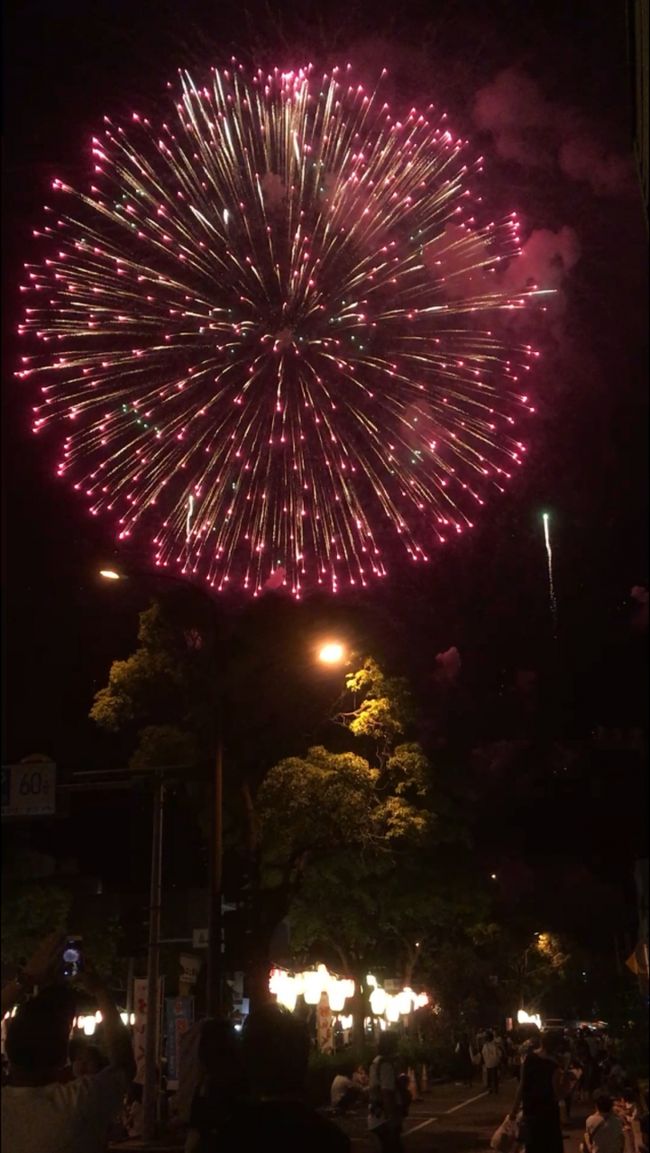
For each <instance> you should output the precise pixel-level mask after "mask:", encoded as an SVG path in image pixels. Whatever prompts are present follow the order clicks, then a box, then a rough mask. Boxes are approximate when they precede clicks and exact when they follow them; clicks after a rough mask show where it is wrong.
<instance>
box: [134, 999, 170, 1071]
mask: <svg viewBox="0 0 650 1153" xmlns="http://www.w3.org/2000/svg"><path fill="white" fill-rule="evenodd" d="M163 986H164V978H163V977H161V978H160V979H159V981H158V1020H160V1015H161V1012H162V997H163ZM148 1008H149V1007H148V1004H147V978H146V977H136V978H135V979H134V981H133V1015H134V1017H135V1021H134V1024H133V1056H134V1057H135V1077H134V1081H135V1083H136V1085H144V1061H145V1039H146V1036H147V1016H148ZM158 1037H159V1041H158V1045H159V1047H160V1033H159V1034H158ZM158 1059H159V1054H158V1053H157V1054H156V1064H158Z"/></svg>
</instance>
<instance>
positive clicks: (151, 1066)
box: [142, 773, 165, 1141]
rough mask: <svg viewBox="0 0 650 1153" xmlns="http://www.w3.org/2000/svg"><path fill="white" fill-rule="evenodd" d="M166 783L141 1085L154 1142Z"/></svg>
mask: <svg viewBox="0 0 650 1153" xmlns="http://www.w3.org/2000/svg"><path fill="white" fill-rule="evenodd" d="M164 804H165V784H164V780H163V776H162V773H157V774H156V783H155V786H154V795H153V829H152V840H151V881H150V889H149V937H148V941H147V1031H146V1033H145V1039H144V1084H143V1086H142V1114H143V1116H142V1136H143V1137H144V1140H145V1141H151V1140H152V1139H153V1137H154V1136H155V1132H156V1113H157V1108H156V1106H157V1091H156V1090H157V1078H156V1066H157V1059H158V1053H159V1045H158V1041H159V1038H158V1032H159V1029H160V1005H159V1002H158V985H159V982H160V906H161V898H162V834H163V809H164Z"/></svg>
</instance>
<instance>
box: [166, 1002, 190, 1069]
mask: <svg viewBox="0 0 650 1153" xmlns="http://www.w3.org/2000/svg"><path fill="white" fill-rule="evenodd" d="M193 1023H194V998H193V997H166V998H165V1026H166V1028H165V1032H166V1034H167V1088H168V1089H178V1082H179V1067H180V1062H179V1058H180V1053H181V1043H182V1038H183V1037H184V1035H185V1034H186V1033H188V1032H189V1030H190V1028H191V1026H192V1024H193Z"/></svg>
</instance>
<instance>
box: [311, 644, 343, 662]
mask: <svg viewBox="0 0 650 1153" xmlns="http://www.w3.org/2000/svg"><path fill="white" fill-rule="evenodd" d="M318 659H319V661H321V663H322V664H324V665H340V664H342V663H343V661H344V659H345V647H344V645H342V644H341V643H340V642H339V641H326V642H325V644H322V645H321V647H320V649H319V650H318Z"/></svg>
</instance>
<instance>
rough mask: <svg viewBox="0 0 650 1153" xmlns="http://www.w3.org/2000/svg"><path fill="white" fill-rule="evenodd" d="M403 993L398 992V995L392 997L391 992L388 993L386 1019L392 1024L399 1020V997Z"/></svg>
mask: <svg viewBox="0 0 650 1153" xmlns="http://www.w3.org/2000/svg"><path fill="white" fill-rule="evenodd" d="M400 996H401V994H399V993H398V995H397V996H396V997H391V995H390V993H387V994H386V1013H385V1016H386V1020H387V1021H390V1023H391V1025H395V1024H396V1023H397V1022H398V1021H399V1017H400V1009H399V999H400Z"/></svg>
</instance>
